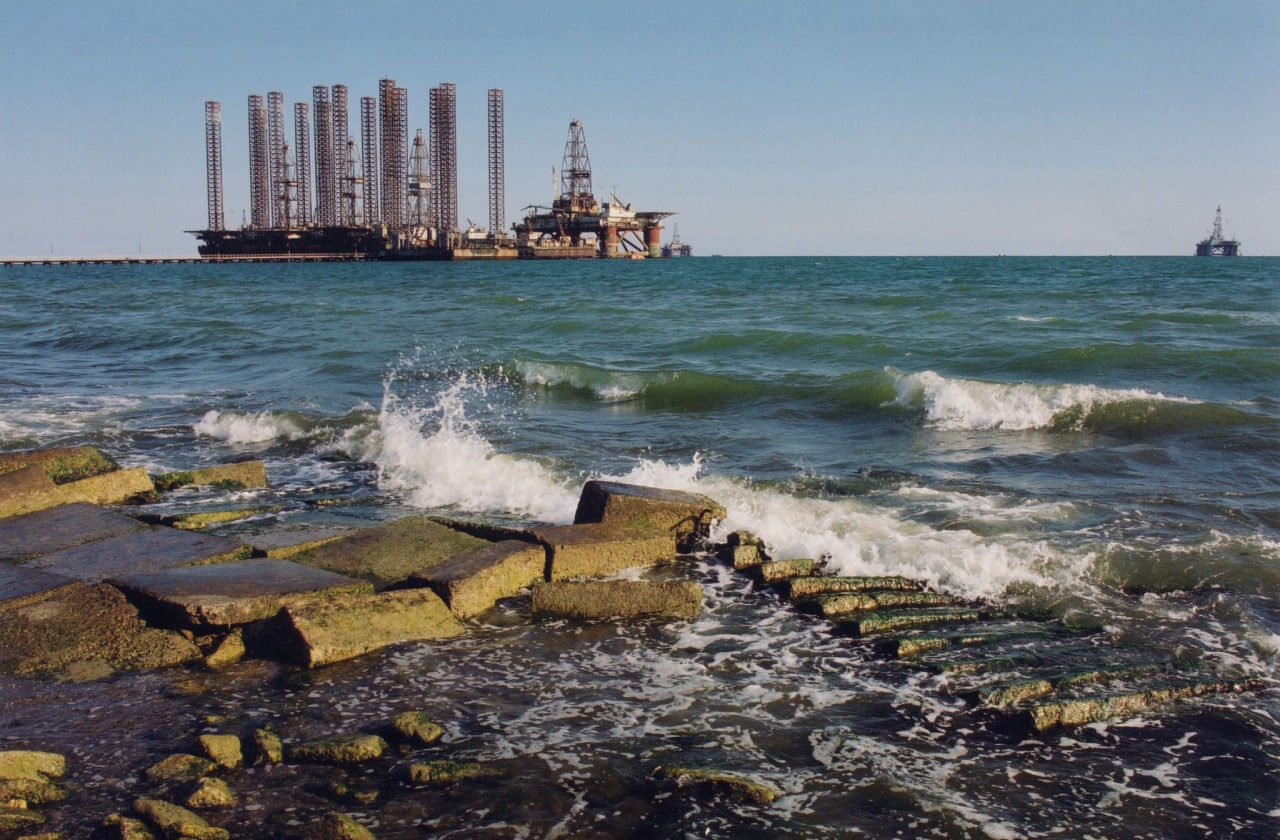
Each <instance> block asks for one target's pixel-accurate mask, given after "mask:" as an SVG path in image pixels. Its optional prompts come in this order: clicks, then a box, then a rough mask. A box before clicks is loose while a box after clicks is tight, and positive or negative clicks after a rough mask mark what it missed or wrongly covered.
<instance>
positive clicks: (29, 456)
mask: <svg viewBox="0 0 1280 840" xmlns="http://www.w3.org/2000/svg"><path fill="white" fill-rule="evenodd" d="M32 465H37V466H39V467H40V469H41V470H42V471H43V472H44V473H45V475H47V476H48V477H49V479H50V480H51V481H53V482H54V483H55V484H66V483H68V482H71V481H78V480H80V479H82V478H89V477H91V476H95V475H101V474H103V473H108V472H112V471H113V470H116V469H118V467H117V466H116V463H115V462H114V461H112V460H111V459H110V458H108V457H107V456H105V455H103V454H102V453H101V452H99V451H98V450H97V449H95V448H93V447H92V446H58V447H53V448H51V449H32V450H26V451H22V452H0V475H4V474H5V473H11V472H16V471H17V470H20V469H23V468H24V467H29V466H32Z"/></svg>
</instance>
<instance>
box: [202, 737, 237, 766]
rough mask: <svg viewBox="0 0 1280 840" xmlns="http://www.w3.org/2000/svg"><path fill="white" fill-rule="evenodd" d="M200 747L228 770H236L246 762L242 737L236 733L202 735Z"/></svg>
mask: <svg viewBox="0 0 1280 840" xmlns="http://www.w3.org/2000/svg"><path fill="white" fill-rule="evenodd" d="M200 749H202V750H204V754H205V755H207V756H209V758H211V759H213V761H215V762H216V763H217V765H218V766H219V767H222V768H224V769H226V770H235V769H236V768H237V767H239V766H240V765H241V764H243V763H244V753H243V752H242V751H241V748H240V739H239V738H238V737H236V736H235V735H201V736H200Z"/></svg>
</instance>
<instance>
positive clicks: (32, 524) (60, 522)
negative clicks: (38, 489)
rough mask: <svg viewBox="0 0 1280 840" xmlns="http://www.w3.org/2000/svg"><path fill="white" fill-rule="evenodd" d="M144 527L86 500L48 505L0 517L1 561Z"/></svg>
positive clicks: (55, 549) (31, 555) (65, 548)
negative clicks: (58, 505)
mask: <svg viewBox="0 0 1280 840" xmlns="http://www.w3.org/2000/svg"><path fill="white" fill-rule="evenodd" d="M146 528H147V526H145V525H143V524H142V523H141V522H139V521H138V520H136V519H134V518H132V517H130V516H125V515H124V514H123V513H119V512H118V511H114V510H109V509H107V508H103V507H98V506H97V505H91V504H88V503H87V502H77V503H74V504H69V505H62V506H60V507H55V508H48V509H46V510H41V511H37V512H34V513H27V514H23V515H20V516H12V517H9V518H7V519H0V560H28V559H31V558H33V557H39V556H40V555H42V554H53V553H54V552H58V551H66V550H67V549H69V548H75V547H76V546H80V545H85V544H86V543H91V542H97V541H99V540H105V539H109V538H111V537H122V536H125V535H127V534H136V533H138V532H139V531H145V530H146Z"/></svg>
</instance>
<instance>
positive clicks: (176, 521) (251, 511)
mask: <svg viewBox="0 0 1280 840" xmlns="http://www.w3.org/2000/svg"><path fill="white" fill-rule="evenodd" d="M276 510H279V508H273V507H261V508H235V509H231V510H204V511H198V512H196V513H180V514H175V515H172V516H143V517H140V518H141V519H143V520H145V521H146V522H148V523H150V524H152V525H167V526H168V527H170V528H177V529H179V530H181V531H203V530H204V529H205V528H208V527H209V526H211V525H222V524H224V523H227V522H236V521H239V520H241V519H248V518H250V517H252V516H261V515H262V514H264V513H272V512H273V511H276Z"/></svg>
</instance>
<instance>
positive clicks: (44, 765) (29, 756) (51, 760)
mask: <svg viewBox="0 0 1280 840" xmlns="http://www.w3.org/2000/svg"><path fill="white" fill-rule="evenodd" d="M66 772H67V759H66V757H64V756H62V755H60V754H59V753H52V752H43V751H40V750H2V751H0V779H28V780H30V781H34V782H47V781H49V780H50V779H61V778H62V777H63V776H64V775H65V774H66Z"/></svg>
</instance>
